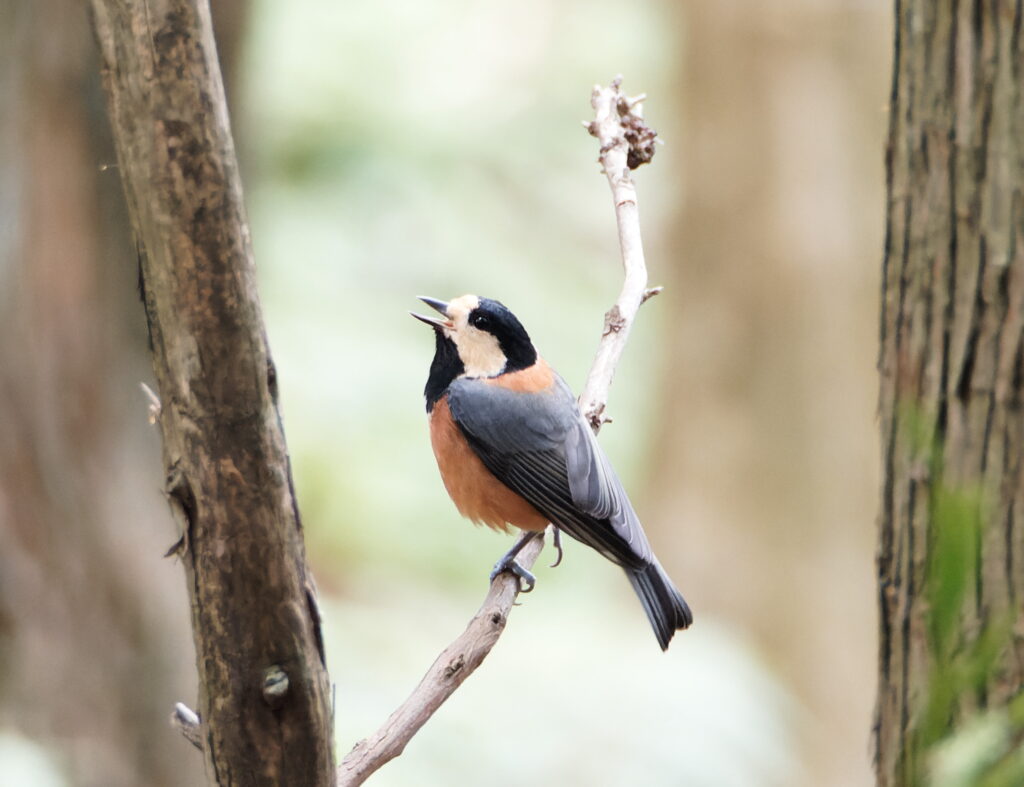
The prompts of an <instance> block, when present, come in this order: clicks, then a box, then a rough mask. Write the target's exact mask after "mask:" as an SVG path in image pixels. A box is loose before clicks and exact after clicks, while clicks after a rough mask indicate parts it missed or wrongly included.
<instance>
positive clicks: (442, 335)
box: [412, 295, 537, 382]
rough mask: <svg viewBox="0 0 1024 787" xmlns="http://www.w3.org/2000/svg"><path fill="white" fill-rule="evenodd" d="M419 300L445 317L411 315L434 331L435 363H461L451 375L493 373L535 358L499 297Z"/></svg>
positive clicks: (527, 339) (514, 368)
mask: <svg viewBox="0 0 1024 787" xmlns="http://www.w3.org/2000/svg"><path fill="white" fill-rule="evenodd" d="M420 300H421V301H423V302H424V303H425V304H427V305H428V306H430V307H431V308H432V309H434V310H435V311H437V312H438V313H440V314H441V316H442V317H443V318H444V319H437V318H436V317H426V316H424V315H422V314H413V315H412V316H413V317H415V318H416V319H418V320H422V321H423V322H425V323H426V324H427V325H429V326H431V327H432V328H433V329H434V331H435V332H436V334H437V351H436V352H435V357H434V362H435V364H436V363H438V361H439V360H442V361H444V362H445V364H446V365H449V366H450V365H457V366H461V369H458V370H457V371H456V373H455V374H454V375H453V376H452V379H454V378H455V377H495V376H497V375H499V374H505V373H507V372H515V371H519V370H520V369H527V368H529V367H531V366H533V364H535V363H536V362H537V351H536V350H535V349H534V348H533V343H532V342H531V341H530V336H529V334H527V333H526V329H525V328H523V324H522V323H521V322H519V320H518V319H517V318H516V316H515V315H514V314H513V313H512V312H510V311H509V310H508V309H507V308H506V307H505V306H504V305H503V304H501V303H499V302H498V301H495V300H491V299H490V298H480V297H478V296H476V295H463V296H461V297H459V298H455V299H454V300H451V301H449V302H448V303H445V302H444V301H439V300H437V299H435V298H424V297H421V298H420ZM439 356H440V358H439ZM449 382H450V381H449Z"/></svg>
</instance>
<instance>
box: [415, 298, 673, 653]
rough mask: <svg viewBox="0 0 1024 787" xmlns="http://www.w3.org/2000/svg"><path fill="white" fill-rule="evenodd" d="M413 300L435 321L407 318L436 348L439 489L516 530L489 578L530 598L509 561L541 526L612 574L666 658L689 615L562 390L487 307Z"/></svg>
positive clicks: (517, 327)
mask: <svg viewBox="0 0 1024 787" xmlns="http://www.w3.org/2000/svg"><path fill="white" fill-rule="evenodd" d="M420 300H422V301H423V302H424V303H426V304H427V305H428V306H430V307H431V308H433V309H435V310H436V311H438V312H439V313H440V314H441V316H442V319H437V318H435V317H426V316H423V315H421V314H413V316H414V317H416V318H417V319H419V320H422V321H423V322H425V323H426V324H427V325H430V326H431V327H432V328H433V329H434V335H435V339H436V349H435V352H434V360H433V363H432V364H431V365H430V375H429V377H428V378H427V386H426V389H425V390H424V395H425V396H426V400H427V413H428V417H429V420H430V442H431V445H432V447H433V449H434V456H435V457H436V458H437V466H438V468H440V470H441V478H442V479H443V480H444V485H445V488H446V489H447V490H448V494H449V495H450V496H451V498H452V500H453V501H454V503H455V506H456V508H458V510H459V513H461V514H462V515H463V516H465V517H467V518H469V519H471V520H473V521H474V522H477V523H483V524H485V525H489V526H490V527H492V528H495V529H498V530H504V531H506V532H507V531H508V528H509V526H510V525H511V526H514V527H518V528H520V529H521V530H522V531H523V535H522V537H521V538H520V539H519V540H518V541H517V543H516V544H515V546H513V547H512V549H511V550H509V552H508V554H506V555H505V556H504V557H503V558H502V559H501V560H499V561H498V563H497V564H496V565H495V567H494V572H493V573H492V574H491V577H492V579H493V577H494V576H496V575H497V574H498V573H500V572H502V571H510V572H512V573H514V574H516V575H517V576H518V577H520V579H521V581H522V582H525V583H526V590H530V589H532V588H533V584H534V578H533V576H532V575H531V574H530V573H529V572H528V571H526V570H525V569H523V568H522V567H521V566H520V565H519V564H518V563H516V562H515V557H516V555H517V554H518V553H519V551H520V550H521V549H522V547H523V546H524V545H525V544H526V543H528V542H529V541H530V540H531V539H532V538H534V537H535V536H537V535H540V534H541V533H542V532H543V531H544V529H545V528H546V527H547V525H548V523H551V524H553V525H554V526H555V528H556V531H555V532H556V535H557V533H558V531H565V532H566V533H568V534H569V535H570V536H572V537H573V538H575V539H576V540H578V541H582V542H583V543H584V544H586V545H587V546H589V547H593V548H594V549H596V550H597V551H598V552H600V553H601V554H602V555H604V556H605V557H606V558H608V559H609V560H611V561H612V562H613V563H615V564H616V565H618V566H621V567H622V569H623V570H624V571H625V572H626V576H627V577H629V581H630V583H631V584H632V585H633V589H634V590H635V591H636V594H637V595H638V596H639V597H640V602H641V603H642V604H643V607H644V611H645V612H646V613H647V617H648V619H649V620H650V622H651V626H652V627H653V628H654V633H655V635H656V636H657V638H658V644H660V645H661V647H662V650H664V649H666V648H667V647H668V643H669V641H670V640H671V639H672V636H673V634H674V633H675V632H676V630H677V629H685V628H686V627H688V626H689V625H690V624H691V623H692V622H693V615H692V614H691V612H690V608H689V606H688V605H687V603H686V601H685V600H684V599H683V596H682V594H680V592H679V591H678V590H677V589H676V587H675V586H674V585H673V584H672V580H671V579H669V577H668V575H667V574H666V573H665V571H664V569H662V567H661V565H660V564H659V563H658V561H657V559H656V558H655V557H654V553H653V552H652V551H651V546H650V544H649V543H648V541H647V537H646V535H644V531H643V528H642V527H641V526H640V520H639V519H638V518H637V515H636V512H635V511H634V510H633V506H632V504H631V503H630V502H629V498H628V497H627V495H626V491H625V490H624V489H623V488H622V484H621V482H620V481H619V479H618V476H616V474H615V471H614V470H613V469H612V466H611V463H610V462H609V461H608V458H607V457H606V456H605V454H604V451H602V450H601V446H600V445H599V444H598V442H597V439H596V438H595V436H594V434H593V432H592V431H591V430H590V427H589V426H587V423H586V421H585V420H584V419H583V416H582V415H581V414H580V410H579V406H578V404H577V402H576V398H575V397H574V396H573V394H572V391H570V390H569V386H568V385H567V384H566V383H565V381H564V380H563V379H562V378H561V377H559V375H558V374H557V373H555V372H554V371H553V370H552V369H551V367H550V366H548V364H547V363H546V362H545V361H544V359H543V358H541V357H540V356H539V355H538V354H537V351H536V350H535V349H534V347H533V343H532V342H531V341H530V337H529V335H528V334H527V333H526V329H524V328H523V326H522V324H521V323H520V322H519V320H518V319H516V316H515V315H514V314H512V312H510V311H509V310H508V309H507V308H506V307H505V306H503V305H502V304H501V303H499V302H498V301H495V300H491V299H489V298H480V297H477V296H476V295H463V296H462V297H460V298H456V299H454V300H453V301H451V302H449V303H445V302H443V301H439V300H435V299H433V298H420Z"/></svg>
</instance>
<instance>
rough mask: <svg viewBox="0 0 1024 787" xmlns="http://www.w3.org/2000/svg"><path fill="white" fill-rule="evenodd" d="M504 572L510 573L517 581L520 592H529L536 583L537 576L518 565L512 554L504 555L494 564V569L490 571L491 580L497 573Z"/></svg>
mask: <svg viewBox="0 0 1024 787" xmlns="http://www.w3.org/2000/svg"><path fill="white" fill-rule="evenodd" d="M506 572H507V573H509V574H512V575H513V576H514V577H515V578H516V580H517V581H518V582H519V592H520V593H529V592H531V591H532V590H533V588H534V585H536V584H537V578H536V577H535V576H534V575H533V574H531V573H530V572H529V571H527V570H526V569H525V568H523V567H522V566H521V565H519V564H518V563H517V562H516V559H515V556H514V555H505V557H503V558H502V559H501V560H499V561H498V562H497V563H495V564H494V570H493V571H491V582H493V581H494V579H495V577H497V576H498V574H504V573H506Z"/></svg>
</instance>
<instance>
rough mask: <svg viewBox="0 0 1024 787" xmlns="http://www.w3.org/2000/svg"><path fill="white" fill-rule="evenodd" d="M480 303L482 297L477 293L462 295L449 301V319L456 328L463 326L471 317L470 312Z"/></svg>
mask: <svg viewBox="0 0 1024 787" xmlns="http://www.w3.org/2000/svg"><path fill="white" fill-rule="evenodd" d="M479 305H480V299H479V298H478V297H477V296H475V295H460V296H459V297H458V298H453V299H452V300H450V301H449V302H448V319H449V320H451V321H452V323H453V324H454V325H455V327H456V328H461V327H462V326H464V325H465V324H466V321H467V320H468V319H469V314H470V312H472V311H473V309H475V308H476V307H477V306H479Z"/></svg>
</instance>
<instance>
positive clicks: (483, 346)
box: [445, 295, 507, 377]
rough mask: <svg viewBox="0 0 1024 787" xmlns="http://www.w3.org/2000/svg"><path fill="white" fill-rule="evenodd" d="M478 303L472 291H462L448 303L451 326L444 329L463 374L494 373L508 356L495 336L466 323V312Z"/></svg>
mask: <svg viewBox="0 0 1024 787" xmlns="http://www.w3.org/2000/svg"><path fill="white" fill-rule="evenodd" d="M479 305H480V299H479V298H478V297H477V296H475V295H463V296H461V297H459V298H454V299H453V300H451V301H450V302H449V303H448V319H449V320H451V322H452V327H451V328H450V329H446V330H445V333H447V334H448V336H449V338H451V340H452V341H453V342H455V346H456V347H457V348H458V350H459V357H460V358H462V365H463V366H464V367H465V369H466V371H465V372H464V373H463V375H462V376H463V377H494V376H495V375H496V374H501V373H502V371H504V369H505V364H506V362H507V359H506V358H505V353H503V352H502V351H501V346H500V345H499V344H498V339H497V337H496V336H495V335H494V334H492V333H487V331H481V330H480V329H478V328H474V327H473V326H472V325H470V324H469V314H470V312H472V311H473V309H475V308H476V307H477V306H479Z"/></svg>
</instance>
